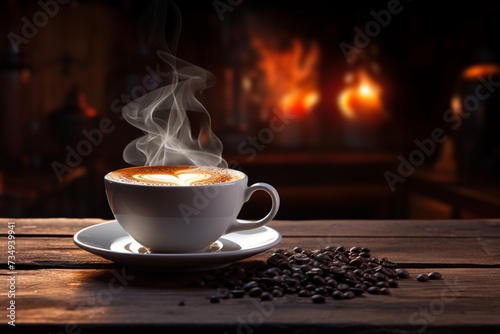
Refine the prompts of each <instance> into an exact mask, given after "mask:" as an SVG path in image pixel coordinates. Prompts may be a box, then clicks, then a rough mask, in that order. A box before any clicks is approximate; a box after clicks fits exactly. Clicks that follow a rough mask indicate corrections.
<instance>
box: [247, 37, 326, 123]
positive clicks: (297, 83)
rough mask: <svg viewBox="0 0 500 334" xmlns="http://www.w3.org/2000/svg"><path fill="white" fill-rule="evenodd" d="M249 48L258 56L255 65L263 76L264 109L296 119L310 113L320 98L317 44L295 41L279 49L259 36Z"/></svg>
mask: <svg viewBox="0 0 500 334" xmlns="http://www.w3.org/2000/svg"><path fill="white" fill-rule="evenodd" d="M252 45H253V47H254V48H255V49H256V50H257V52H258V54H259V61H258V63H257V66H258V69H259V70H260V71H261V72H262V74H263V76H262V78H263V81H264V87H263V88H264V90H263V94H262V98H263V102H262V104H263V106H264V108H265V109H267V110H271V109H273V108H274V107H278V108H280V109H282V110H283V111H284V112H289V113H293V114H295V115H297V116H303V115H307V114H309V113H310V112H311V111H312V109H313V108H314V106H315V105H316V104H317V103H318V102H319V99H320V94H319V88H318V86H319V84H318V61H319V47H318V45H317V44H316V43H311V44H310V45H309V46H307V45H305V43H304V42H303V41H302V40H299V39H294V40H293V41H292V43H291V45H290V46H289V47H288V48H281V47H279V46H278V45H274V44H273V42H272V41H269V40H264V39H261V38H258V37H254V38H253V39H252Z"/></svg>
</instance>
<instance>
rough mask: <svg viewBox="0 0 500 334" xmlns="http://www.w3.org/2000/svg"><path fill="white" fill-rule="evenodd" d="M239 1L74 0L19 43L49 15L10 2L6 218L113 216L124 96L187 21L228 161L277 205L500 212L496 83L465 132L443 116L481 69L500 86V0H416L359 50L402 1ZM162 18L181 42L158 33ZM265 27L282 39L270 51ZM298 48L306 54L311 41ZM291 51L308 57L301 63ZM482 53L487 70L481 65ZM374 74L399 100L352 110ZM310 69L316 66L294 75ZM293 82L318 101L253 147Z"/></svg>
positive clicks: (340, 213) (4, 24)
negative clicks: (356, 85)
mask: <svg viewBox="0 0 500 334" xmlns="http://www.w3.org/2000/svg"><path fill="white" fill-rule="evenodd" d="M49 2H50V3H56V2H51V1H48V2H47V3H49ZM166 3H167V2H166V1H165V2H163V3H162V6H163V5H164V4H166ZM231 3H232V5H231V4H229V2H227V1H225V0H220V1H190V0H189V1H178V2H177V3H176V4H177V6H178V8H179V11H180V13H181V14H182V21H180V20H179V17H178V16H176V15H174V14H175V11H174V10H173V7H172V6H171V5H169V6H167V14H165V12H163V11H162V12H161V13H160V12H156V13H155V12H154V11H153V12H151V7H149V6H150V4H152V2H150V1H118V0H116V1H83V0H82V1H76V0H73V1H69V3H67V4H58V6H57V7H58V8H57V10H56V13H54V15H53V17H51V16H47V17H48V19H47V21H46V24H42V25H41V26H40V27H38V28H37V29H38V31H37V33H36V34H34V36H33V37H30V38H27V43H22V44H20V45H19V52H15V51H16V50H13V48H12V46H11V43H10V41H9V38H8V36H9V33H11V35H10V36H12V33H14V34H16V35H18V36H23V31H22V29H23V25H24V24H25V23H24V22H25V21H23V17H25V18H26V19H27V20H28V21H29V22H33V17H34V15H35V16H36V15H37V14H36V13H37V12H40V11H43V9H42V8H41V7H40V6H39V5H38V4H37V3H36V2H33V1H1V2H0V22H1V25H0V33H1V36H3V43H2V44H1V45H0V54H1V55H2V56H1V58H0V59H1V67H0V82H1V86H0V88H1V93H0V115H1V117H0V134H1V135H0V139H1V145H0V215H1V216H6V217H53V216H66V217H102V218H111V217H112V216H111V213H110V210H109V208H108V206H107V202H106V198H105V194H104V189H103V184H102V183H103V182H102V178H103V176H104V174H105V173H107V172H109V171H111V170H113V169H116V168H121V167H126V166H128V164H127V163H125V161H123V158H122V152H123V149H124V148H125V146H126V145H127V144H128V143H129V142H130V141H131V140H133V139H135V138H137V137H138V136H140V135H141V132H140V131H139V130H137V129H135V128H134V127H132V126H131V125H130V124H128V123H127V122H126V121H124V120H123V119H121V118H120V113H119V112H117V110H119V108H118V106H120V107H121V106H123V105H124V103H123V101H121V100H122V94H125V95H126V94H130V92H131V91H132V89H134V87H136V86H137V85H141V84H142V82H143V78H144V76H145V75H147V74H148V71H147V68H148V66H149V67H150V68H155V66H156V65H157V64H159V63H160V60H159V58H158V57H157V54H156V51H157V50H166V49H165V47H169V48H170V49H171V50H173V49H174V48H175V43H174V41H175V36H176V34H178V35H177V36H178V44H177V48H176V56H177V57H179V58H180V59H182V60H185V61H188V62H190V63H192V64H195V65H197V66H199V67H201V68H203V69H205V70H208V71H210V72H211V73H212V74H214V76H215V78H216V82H215V84H214V86H212V87H210V88H207V89H206V90H204V91H203V92H202V94H201V95H198V97H199V99H200V101H201V102H202V103H203V105H204V106H205V107H206V109H207V110H208V112H209V114H210V116H211V119H212V129H213V131H214V133H215V134H216V135H217V136H218V137H219V138H220V139H221V141H222V143H223V147H224V151H223V157H224V158H225V159H226V160H227V161H231V162H232V167H235V168H239V169H242V170H243V171H244V172H246V173H247V174H248V175H249V178H250V181H251V182H257V181H266V182H269V183H271V184H273V185H275V186H276V188H277V189H278V191H279V192H280V195H281V197H282V208H281V210H280V213H279V214H278V217H277V218H279V219H324V218H332V219H381V218H385V219H393V218H425V219H429V218H450V217H454V218H464V217H498V215H499V213H500V197H499V195H500V192H499V191H498V189H499V188H498V176H499V173H498V170H499V166H500V165H499V156H500V138H499V135H498V134H499V133H500V131H499V130H500V124H499V123H500V120H499V116H498V115H500V110H498V107H499V104H498V102H497V100H498V98H497V97H496V96H497V95H498V94H495V86H489V88H490V89H491V91H488V92H490V93H491V94H490V95H489V97H488V98H487V99H485V100H480V101H479V100H477V98H476V100H477V101H479V104H478V105H477V106H474V110H473V111H472V112H471V116H470V117H468V118H465V117H463V118H462V120H463V121H464V123H463V125H462V126H460V127H459V128H458V129H453V128H451V125H452V124H453V123H451V122H449V121H448V122H447V121H445V120H443V115H445V114H446V113H447V111H448V110H450V108H451V107H452V100H453V98H454V97H455V98H456V99H457V100H458V101H465V99H466V98H467V97H468V96H470V97H472V98H474V97H477V96H476V95H474V94H475V92H476V91H475V89H476V86H477V85H478V84H479V85H481V81H480V80H479V77H481V78H483V79H484V78H486V79H487V78H488V76H490V81H493V82H496V81H499V82H500V80H499V79H498V68H497V67H496V66H497V64H498V63H499V62H500V60H499V52H500V50H499V46H500V42H499V40H498V35H499V32H500V28H499V26H498V25H499V20H498V15H499V13H500V12H499V9H500V8H499V7H500V4H497V3H495V2H494V1H465V2H464V1H461V2H452V1H449V2H440V3H439V6H438V5H437V4H436V3H435V2H431V1H401V2H399V6H398V7H397V8H399V9H400V12H399V13H398V14H392V15H391V17H390V22H389V23H388V24H387V25H386V26H385V27H381V26H379V28H380V31H377V32H376V33H374V36H372V37H369V42H368V43H367V45H366V47H360V48H359V51H360V52H359V54H358V55H357V57H356V58H355V59H354V60H353V61H352V62H351V63H349V62H348V61H347V60H346V57H345V55H344V54H343V53H342V50H341V48H340V44H341V43H348V44H350V45H352V46H355V40H354V38H355V35H356V34H357V32H356V30H354V28H355V27H358V28H359V29H360V30H362V31H365V27H366V25H367V24H368V23H370V22H374V17H373V15H372V14H371V11H375V12H377V13H380V11H381V10H387V8H388V4H391V3H394V2H392V1H341V2H330V1H307V2H306V1H248V0H247V1H233V2H231ZM216 7H217V8H219V12H220V13H218V11H217V9H216ZM52 8H54V7H52ZM161 8H164V7H161ZM152 14H154V15H152ZM219 14H220V15H222V16H220V15H219ZM161 15H166V24H165V29H163V31H164V33H165V38H164V39H162V38H158V36H157V35H152V34H151V31H152V30H151V27H154V26H155V24H156V23H157V21H156V20H157V19H158V18H159V17H160V16H161ZM221 18H222V20H221ZM43 23H45V22H43ZM179 25H180V26H181V29H180V30H176V26H179ZM255 40H260V41H263V43H264V45H265V46H266V47H265V48H264V47H261V48H260V49H259V47H256V46H255V44H253V43H254V41H255ZM297 45H299V46H300V50H302V51H301V52H298V51H297V49H295V53H294V46H297ZM315 46H316V47H317V50H318V57H317V58H315V66H314V68H313V69H307V71H306V69H305V67H304V63H303V62H304V61H305V59H307V57H308V55H309V56H311V54H312V52H313V51H311V50H313V49H314V47H315ZM264 52H268V54H269V52H270V53H271V56H269V58H267V62H266V64H267V66H270V67H268V69H269V68H271V70H270V71H275V72H274V73H275V75H276V76H277V83H278V84H276V85H267V84H266V83H267V82H268V81H266V80H267V79H268V78H269V73H268V72H266V71H265V70H263V68H262V66H261V64H262V63H261V61H262V57H263V54H264ZM273 55H274V56H273ZM294 57H295V58H296V59H295V58H294ZM311 57H312V56H311ZM290 59H292V60H293V59H295V60H296V61H295V62H293V61H291V62H290V64H291V65H290V66H288V65H286V66H285V65H284V62H285V61H290ZM280 62H281V63H280ZM286 64H288V63H286ZM161 66H162V68H163V69H165V67H164V64H162V65H161ZM473 66H476V69H479V71H480V75H476V76H472V77H471V76H465V75H464V70H466V69H468V68H469V69H470V68H471V67H473ZM488 66H489V67H488ZM360 70H362V71H365V72H367V73H369V75H370V76H371V78H372V79H373V81H374V82H376V83H377V84H378V85H379V87H381V90H382V93H381V95H380V99H381V101H382V110H381V111H380V110H379V111H376V112H373V111H372V112H371V114H370V110H368V111H366V110H363V107H359V108H358V111H359V113H360V114H359V115H358V116H356V117H355V119H348V118H346V116H345V115H344V114H343V113H342V110H341V107H339V104H338V98H339V96H340V94H341V93H342V91H343V90H344V89H346V87H347V86H348V83H346V81H345V78H346V75H347V74H349V73H351V74H353V73H354V74H356V73H358V71H360ZM301 71H302V72H301ZM294 75H295V78H296V77H297V76H299V77H300V75H303V76H305V79H304V81H300V80H298V79H297V80H296V81H288V82H287V80H292V79H289V78H294ZM304 82H305V83H304ZM283 87H288V90H290V91H293V90H294V89H295V88H297V89H299V92H307V91H315V92H316V93H317V94H318V96H319V100H318V101H317V103H316V104H314V105H313V106H312V107H310V108H307V110H306V112H304V111H303V110H292V111H291V112H292V114H293V113H294V112H295V113H296V114H294V115H295V116H296V118H295V119H293V121H291V122H290V123H289V124H287V125H286V127H285V128H284V130H282V131H281V130H280V131H279V132H276V131H275V132H274V133H272V136H273V137H272V139H269V137H266V138H267V139H269V140H267V141H266V142H265V143H262V141H261V142H260V143H258V144H257V146H252V145H251V144H250V143H251V141H250V140H249V138H253V137H255V138H258V135H259V134H260V135H263V134H264V133H263V132H262V131H263V129H269V127H270V122H271V120H272V118H273V115H275V114H274V113H273V110H278V109H280V103H281V102H280V101H281V100H280V98H282V97H283V96H284V94H285V95H286V93H288V92H287V91H284V90H283ZM311 87H312V88H311ZM484 89H485V88H484V86H483V88H482V90H481V92H485V90H484ZM117 99H118V100H119V102H118V103H114V101H116V100H117ZM459 109H460V108H459ZM364 112H366V113H367V114H363V113H364ZM377 112H381V113H377ZM363 115H364V116H363ZM367 115H368V116H367ZM382 115H384V116H382ZM103 119H106V120H107V121H109V122H108V123H106V124H108V125H109V126H111V127H112V130H109V129H108V130H109V133H103V135H102V138H100V137H99V138H98V140H97V139H96V140H97V141H98V144H96V145H92V146H91V148H90V151H89V152H88V154H86V155H85V156H83V157H81V159H80V160H78V161H76V160H75V161H76V163H75V166H71V167H68V170H65V169H64V170H63V172H61V170H59V173H58V172H57V171H55V170H54V166H55V165H54V164H55V163H56V166H59V168H61V167H60V166H67V154H68V147H70V148H73V149H76V148H77V147H78V145H79V144H80V145H81V142H82V141H85V140H87V138H86V137H85V136H84V135H83V133H82V131H83V130H86V131H89V132H90V131H92V130H96V129H100V128H99V126H100V124H102V123H100V122H102V120H103ZM435 129H443V131H444V133H445V135H446V136H447V140H445V141H444V143H435V148H433V149H432V152H431V153H429V154H427V153H426V154H425V156H424V158H423V161H422V163H421V164H420V163H419V166H415V171H411V173H409V174H411V175H408V176H404V177H403V179H402V180H404V182H397V183H395V188H394V189H392V190H391V187H390V186H389V185H388V182H387V172H388V171H389V172H391V173H394V174H392V175H397V174H398V166H399V164H400V161H401V159H400V157H402V158H403V159H406V160H408V159H409V158H410V157H411V156H412V154H413V157H415V156H416V155H415V154H416V153H415V150H416V149H418V147H417V146H416V144H415V140H420V141H422V140H425V139H430V138H432V135H431V134H432V131H433V130H435ZM100 130H102V129H100ZM101 132H102V131H101ZM267 134H269V131H267ZM96 138H97V137H96ZM261 138H262V137H261ZM101 139H102V140H101ZM242 145H243V146H242ZM249 152H255V153H256V154H255V155H253V154H250V153H249ZM412 152H413V153H412ZM70 170H71V171H70ZM57 174H59V176H60V177H58V175H57ZM393 190H394V191H393ZM267 206H268V203H267V199H266V198H265V196H256V197H255V198H254V199H253V200H252V201H251V202H250V203H249V204H248V205H247V206H246V207H245V209H244V212H243V213H242V214H243V215H246V216H249V217H251V216H259V215H262V213H263V212H265V210H266V208H267Z"/></svg>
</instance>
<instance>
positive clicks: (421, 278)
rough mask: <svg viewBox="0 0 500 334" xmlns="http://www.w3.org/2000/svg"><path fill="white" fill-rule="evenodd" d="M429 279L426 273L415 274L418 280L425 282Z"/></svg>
mask: <svg viewBox="0 0 500 334" xmlns="http://www.w3.org/2000/svg"><path fill="white" fill-rule="evenodd" d="M428 280H429V276H428V275H427V274H420V275H418V276H417V281H419V282H427V281H428Z"/></svg>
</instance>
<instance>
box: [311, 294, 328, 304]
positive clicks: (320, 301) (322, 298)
mask: <svg viewBox="0 0 500 334" xmlns="http://www.w3.org/2000/svg"><path fill="white" fill-rule="evenodd" d="M311 300H312V302H313V303H314V304H323V303H324V302H325V300H326V299H325V296H323V295H313V296H312V297H311Z"/></svg>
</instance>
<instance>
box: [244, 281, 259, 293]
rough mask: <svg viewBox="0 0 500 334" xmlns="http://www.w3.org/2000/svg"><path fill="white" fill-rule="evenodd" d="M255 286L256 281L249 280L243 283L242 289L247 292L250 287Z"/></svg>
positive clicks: (256, 284)
mask: <svg viewBox="0 0 500 334" xmlns="http://www.w3.org/2000/svg"><path fill="white" fill-rule="evenodd" d="M257 286H259V283H257V282H256V281H250V282H247V283H245V285H243V290H245V291H246V292H248V291H250V289H252V288H255V287H257Z"/></svg>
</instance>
